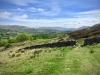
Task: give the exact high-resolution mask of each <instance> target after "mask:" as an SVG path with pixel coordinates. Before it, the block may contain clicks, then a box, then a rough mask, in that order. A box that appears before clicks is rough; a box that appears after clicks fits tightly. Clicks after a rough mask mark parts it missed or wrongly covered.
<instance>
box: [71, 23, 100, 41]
mask: <svg viewBox="0 0 100 75" xmlns="http://www.w3.org/2000/svg"><path fill="white" fill-rule="evenodd" d="M97 35H100V24H96V25H93V26H92V27H89V28H85V29H81V30H76V31H73V32H71V33H69V36H70V37H71V38H74V39H80V38H88V37H93V36H97Z"/></svg>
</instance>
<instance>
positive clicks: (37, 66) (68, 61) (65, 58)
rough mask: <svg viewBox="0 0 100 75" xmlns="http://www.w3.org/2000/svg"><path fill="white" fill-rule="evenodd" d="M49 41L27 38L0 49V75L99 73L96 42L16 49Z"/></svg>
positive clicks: (99, 61)
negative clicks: (22, 41) (88, 44)
mask: <svg viewBox="0 0 100 75" xmlns="http://www.w3.org/2000/svg"><path fill="white" fill-rule="evenodd" d="M49 41H50V40H40V39H39V40H34V41H31V42H30V41H29V42H28V41H27V42H26V43H25V44H24V45H17V44H16V45H15V46H13V47H11V48H9V49H6V50H5V51H2V52H0V75H100V60H99V59H100V44H98V45H93V46H86V47H80V46H74V47H71V46H70V47H54V48H41V49H31V50H30V49H27V50H22V51H20V52H18V51H17V50H18V49H19V48H21V47H24V46H27V45H28V44H29V45H31V44H33V45H34V44H40V43H43V42H49ZM91 50H92V53H91Z"/></svg>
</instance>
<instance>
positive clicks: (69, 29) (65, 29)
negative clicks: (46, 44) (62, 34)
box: [39, 27, 75, 31]
mask: <svg viewBox="0 0 100 75" xmlns="http://www.w3.org/2000/svg"><path fill="white" fill-rule="evenodd" d="M39 29H51V30H59V31H73V30H75V28H64V27H41V28H39Z"/></svg>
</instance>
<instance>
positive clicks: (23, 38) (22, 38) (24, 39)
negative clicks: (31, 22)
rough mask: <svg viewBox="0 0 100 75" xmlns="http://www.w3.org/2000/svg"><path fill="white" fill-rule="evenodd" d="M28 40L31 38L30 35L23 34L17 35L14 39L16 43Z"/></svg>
mask: <svg viewBox="0 0 100 75" xmlns="http://www.w3.org/2000/svg"><path fill="white" fill-rule="evenodd" d="M30 38H31V37H30V35H28V34H25V33H23V34H20V35H18V36H17V37H16V40H17V42H23V41H27V40H30Z"/></svg>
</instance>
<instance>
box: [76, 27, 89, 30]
mask: <svg viewBox="0 0 100 75" xmlns="http://www.w3.org/2000/svg"><path fill="white" fill-rule="evenodd" d="M89 27H90V26H82V27H79V28H77V29H76V30H81V29H85V28H89Z"/></svg>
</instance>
